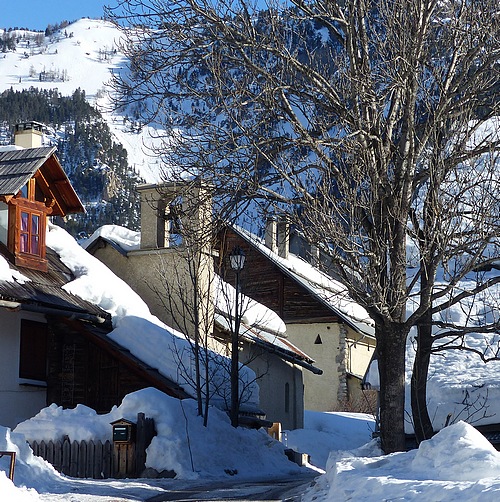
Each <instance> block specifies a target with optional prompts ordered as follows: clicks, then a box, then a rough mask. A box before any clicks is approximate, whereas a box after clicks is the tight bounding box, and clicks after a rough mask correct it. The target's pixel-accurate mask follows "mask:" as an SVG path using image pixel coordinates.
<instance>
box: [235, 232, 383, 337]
mask: <svg viewBox="0 0 500 502" xmlns="http://www.w3.org/2000/svg"><path fill="white" fill-rule="evenodd" d="M231 228H233V230H234V231H235V232H237V233H238V234H239V235H240V236H241V237H243V238H244V239H245V240H246V241H248V242H249V243H250V244H252V245H253V246H254V247H256V248H257V249H258V250H259V251H260V252H261V253H262V254H265V255H266V256H267V257H268V258H269V259H270V260H272V261H273V263H275V264H276V265H277V266H279V267H280V268H281V270H283V271H284V272H286V273H287V275H289V276H290V277H292V278H293V279H294V280H295V281H297V282H298V283H299V284H301V285H302V286H304V287H305V288H306V289H308V290H309V291H310V293H311V294H313V295H314V296H316V297H317V298H318V299H319V300H320V301H322V302H323V303H324V304H325V305H326V306H328V307H329V308H330V309H332V310H333V311H334V312H335V313H336V314H337V315H338V316H339V317H340V318H341V319H342V320H343V321H344V322H346V323H347V324H349V325H350V326H351V327H352V328H353V329H355V330H356V331H358V332H361V333H363V334H366V335H369V336H374V334H375V328H374V323H373V321H372V320H371V319H370V317H369V316H368V312H367V311H366V310H365V309H364V308H363V307H362V306H361V305H359V304H358V303H356V302H355V301H354V300H352V299H351V298H350V297H349V294H348V292H347V288H346V287H345V286H344V285H343V284H342V283H340V282H339V281H337V280H335V279H332V278H331V277H330V276H329V275H327V274H325V273H323V272H321V271H320V270H318V269H317V268H316V267H314V266H313V265H311V264H310V263H308V262H306V261H305V260H303V259H302V258H300V257H299V256H296V255H294V254H293V253H289V255H288V258H282V257H280V256H279V255H278V254H277V253H275V252H274V251H272V250H271V249H269V248H268V247H267V246H266V245H265V243H264V241H263V240H262V239H260V238H259V237H257V236H256V235H254V234H252V233H250V232H248V231H247V230H245V229H243V228H241V227H238V226H236V225H233V226H232V227H231Z"/></svg>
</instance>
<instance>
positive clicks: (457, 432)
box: [302, 422, 500, 502]
mask: <svg viewBox="0 0 500 502" xmlns="http://www.w3.org/2000/svg"><path fill="white" fill-rule="evenodd" d="M367 450H368V451H369V449H368V447H364V448H363V449H360V450H358V451H352V452H350V454H349V455H348V456H346V454H345V453H343V454H339V453H337V452H334V453H332V454H331V455H330V458H329V461H328V465H327V472H326V474H324V475H323V476H321V478H319V479H318V481H317V483H316V485H315V486H314V487H312V488H311V489H310V490H308V491H307V492H306V494H305V495H304V496H303V498H302V500H303V501H304V502H310V501H312V500H315V501H316V502H319V501H336V502H340V501H345V500H356V501H377V500H380V501H382V500H407V501H408V500H415V501H417V500H418V501H420V500H432V501H434V502H437V501H450V502H451V501H456V500H467V501H468V502H485V501H491V502H493V501H496V500H498V499H499V497H500V453H499V452H497V451H496V450H495V449H494V448H493V447H492V446H491V444H490V443H489V442H488V441H487V440H486V439H485V438H484V437H483V436H482V435H481V434H480V433H479V432H478V431H477V430H476V429H474V428H473V427H472V426H471V425H469V424H467V423H465V422H459V423H457V424H454V425H451V426H449V427H447V428H445V429H443V430H442V431H441V432H439V433H438V434H436V436H434V438H432V439H430V440H428V441H425V442H423V443H422V445H421V446H420V448H419V449H418V450H414V451H410V452H407V453H394V454H392V455H387V456H383V457H382V456H366V455H367ZM375 451H376V450H373V451H372V452H371V455H373V454H374V452H375Z"/></svg>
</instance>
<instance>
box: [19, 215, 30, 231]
mask: <svg viewBox="0 0 500 502" xmlns="http://www.w3.org/2000/svg"><path fill="white" fill-rule="evenodd" d="M28 222H29V214H28V213H25V212H24V211H23V212H22V213H21V232H28Z"/></svg>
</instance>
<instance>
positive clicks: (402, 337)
mask: <svg viewBox="0 0 500 502" xmlns="http://www.w3.org/2000/svg"><path fill="white" fill-rule="evenodd" d="M406 335H407V332H406V329H405V328H403V326H401V325H397V324H396V325H391V326H377V351H378V354H379V359H378V361H379V375H380V438H381V442H382V445H381V446H382V449H383V451H384V452H385V453H393V452H396V451H405V449H406V444H405V430H404V405H405V354H406Z"/></svg>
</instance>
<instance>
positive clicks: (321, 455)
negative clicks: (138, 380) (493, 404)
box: [0, 389, 500, 502]
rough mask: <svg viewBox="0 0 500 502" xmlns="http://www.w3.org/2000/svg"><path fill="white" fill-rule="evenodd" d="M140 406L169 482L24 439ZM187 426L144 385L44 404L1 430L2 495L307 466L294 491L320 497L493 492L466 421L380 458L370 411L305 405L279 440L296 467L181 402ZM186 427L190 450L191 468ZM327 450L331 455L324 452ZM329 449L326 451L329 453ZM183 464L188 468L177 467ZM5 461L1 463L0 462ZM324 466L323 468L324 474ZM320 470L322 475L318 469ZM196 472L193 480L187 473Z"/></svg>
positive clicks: (486, 448) (89, 428)
mask: <svg viewBox="0 0 500 502" xmlns="http://www.w3.org/2000/svg"><path fill="white" fill-rule="evenodd" d="M137 406H141V407H142V409H145V410H146V413H147V414H150V415H152V416H154V417H155V419H156V420H157V421H158V437H157V438H156V444H155V443H152V445H151V448H150V450H148V459H149V460H148V462H149V463H152V464H153V465H155V464H156V465H158V462H160V464H161V462H166V461H168V462H170V464H169V465H175V466H176V468H177V469H179V472H180V476H179V478H180V479H175V480H146V479H139V480H124V481H118V480H104V481H96V480H75V479H70V478H67V477H64V476H61V475H59V474H58V473H57V472H55V471H54V470H53V469H52V468H51V466H50V465H48V464H47V463H45V462H44V461H42V460H41V459H40V458H38V457H33V455H32V454H31V450H30V449H29V447H28V446H27V444H26V443H25V441H24V436H23V435H22V434H21V432H24V433H25V434H26V435H27V436H28V437H32V436H47V437H52V436H53V435H57V434H59V433H60V431H61V430H65V431H68V430H69V431H72V430H73V432H70V434H73V435H74V437H85V436H86V435H87V434H95V435H98V436H99V435H102V433H103V430H104V428H105V425H107V424H109V421H110V420H112V419H113V418H115V417H116V416H118V415H124V416H129V415H130V413H132V412H135V411H136V407H137ZM184 408H185V412H186V418H184V419H182V420H185V421H186V424H187V426H188V429H185V428H184V427H181V428H179V427H174V428H172V427H171V425H172V424H173V423H174V422H175V421H176V420H180V416H179V413H180V410H179V403H178V401H176V400H175V399H172V398H169V397H167V396H163V395H161V394H160V393H158V392H157V391H155V390H153V389H147V390H145V391H139V392H138V393H134V394H131V395H129V396H127V398H126V399H125V400H124V403H123V404H122V405H121V406H120V407H119V408H115V409H114V410H113V411H112V412H111V413H110V414H109V415H104V416H97V415H96V414H95V413H94V412H93V411H92V410H89V409H88V408H85V407H79V408H77V409H75V410H64V411H63V410H62V409H60V408H57V407H55V406H52V407H49V408H46V409H45V410H42V412H41V413H40V414H39V415H37V416H36V417H34V418H33V419H32V420H30V421H28V422H25V423H23V424H21V425H20V426H19V427H18V428H17V429H16V430H15V431H14V432H12V433H11V432H10V431H9V430H8V429H1V430H0V449H8V450H12V449H14V450H15V451H17V454H18V459H17V465H16V475H15V485H14V484H12V483H11V481H10V480H9V479H8V478H7V477H6V475H5V474H4V473H3V472H1V471H0V495H1V500H2V501H3V500H5V501H9V502H11V501H12V502H33V501H38V502H40V501H41V502H49V501H50V502H105V501H106V502H125V501H132V500H136V501H137V500H146V499H148V498H151V497H154V496H156V495H159V494H161V493H162V492H164V491H165V490H169V489H170V490H174V489H177V490H179V489H182V488H184V487H187V486H188V485H189V484H191V483H203V482H205V481H206V482H213V481H224V480H225V481H227V482H234V481H235V480H236V479H235V476H232V477H231V476H228V475H227V474H225V473H224V472H223V470H224V468H226V467H228V466H231V467H232V468H236V469H238V470H239V471H238V474H237V475H236V476H237V478H238V479H239V480H241V481H242V482H244V481H248V480H252V479H266V478H270V477H271V478H272V477H274V478H280V477H286V476H294V477H296V476H297V475H299V474H300V473H301V472H302V473H303V472H304V471H305V470H306V469H315V470H316V471H317V472H318V478H317V479H316V482H315V484H314V485H313V486H312V487H311V488H309V489H308V490H307V491H306V492H305V493H303V494H302V500H303V501H304V502H312V501H313V500H314V501H317V502H322V501H332V502H333V501H335V502H342V501H348V500H352V501H356V502H359V501H387V500H391V501H393V500H398V501H406V500H408V501H410V500H411V501H413V500H415V501H417V500H418V501H422V500H425V501H433V502H437V501H443V502H444V501H450V502H451V501H457V500H458V501H462V500H463V501H472V502H474V501H477V502H479V501H481V502H488V501H492V502H493V501H496V500H498V499H499V497H500V453H499V452H497V451H496V450H495V449H494V448H493V447H492V446H491V445H490V443H489V442H488V441H487V440H486V439H485V438H484V437H483V436H482V435H481V434H480V433H479V432H477V430H476V429H474V428H473V427H472V426H470V425H468V424H466V423H464V422H459V423H457V424H454V425H451V426H449V427H447V428H445V429H443V430H442V431H441V432H440V433H438V434H437V435H436V436H435V437H434V438H433V439H432V440H429V441H426V442H424V443H423V444H422V445H421V447H420V449H419V450H414V451H411V452H408V453H395V454H392V455H387V456H382V455H381V453H380V451H379V449H378V447H377V445H376V443H375V441H371V440H370V437H371V431H372V430H373V419H372V418H371V417H370V416H368V415H359V414H350V413H319V412H306V417H305V428H304V429H301V430H296V431H288V432H287V433H286V434H285V435H284V436H285V439H284V441H285V442H287V445H288V446H292V447H297V448H299V449H300V451H303V452H307V453H309V454H310V455H311V465H310V466H309V467H308V468H306V467H304V468H299V467H297V466H295V465H294V464H292V463H290V462H288V461H287V460H286V459H285V456H284V454H283V449H284V445H283V444H280V443H278V442H274V441H273V440H270V438H269V437H268V436H267V434H266V433H264V432H263V431H247V430H235V429H233V428H232V427H231V426H230V423H229V420H228V419H227V417H226V416H225V415H224V414H222V413H220V412H218V411H217V410H214V413H213V415H212V417H211V424H210V426H209V428H208V429H205V428H203V427H202V426H201V425H200V423H199V420H197V417H196V414H195V409H194V406H192V405H191V404H189V403H185V406H184ZM185 430H189V435H190V437H191V444H192V445H194V444H202V445H203V447H202V448H198V449H196V448H194V449H193V450H192V453H193V462H194V465H195V466H196V467H195V470H194V471H193V470H192V469H191V467H190V465H191V464H190V462H191V461H190V459H189V454H188V448H187V447H186V444H185V441H186V436H185ZM328 452H331V453H328ZM328 455H329V456H328ZM182 466H184V467H185V468H183V467H182ZM186 466H187V467H186ZM4 467H5V466H3V465H2V468H4ZM325 470H326V472H325ZM322 473H324V474H322ZM195 478H196V479H195Z"/></svg>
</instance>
